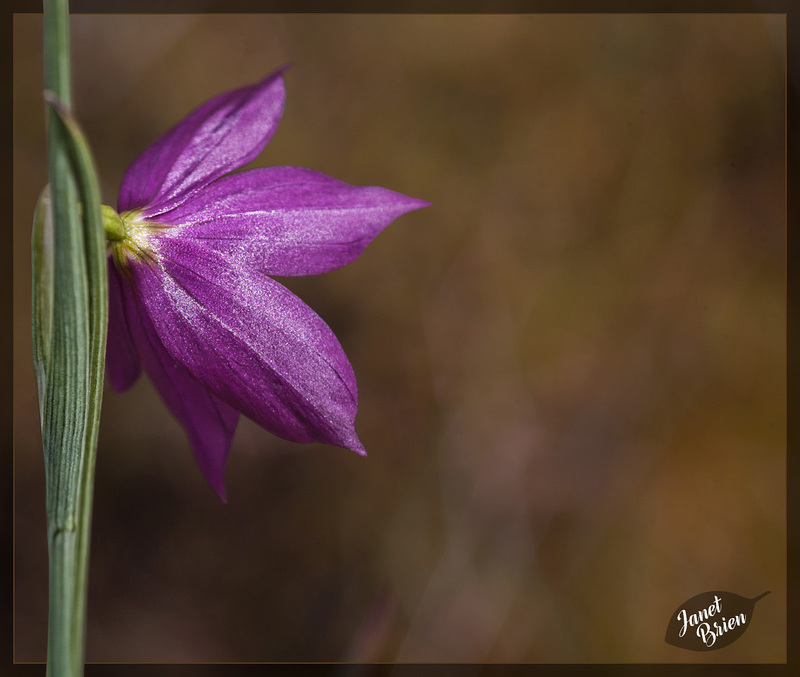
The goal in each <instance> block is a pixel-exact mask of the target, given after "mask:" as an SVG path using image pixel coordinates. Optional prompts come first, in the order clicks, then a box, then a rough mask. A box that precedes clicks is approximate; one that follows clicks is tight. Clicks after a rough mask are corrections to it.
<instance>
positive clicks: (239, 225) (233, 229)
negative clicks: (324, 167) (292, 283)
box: [157, 167, 430, 275]
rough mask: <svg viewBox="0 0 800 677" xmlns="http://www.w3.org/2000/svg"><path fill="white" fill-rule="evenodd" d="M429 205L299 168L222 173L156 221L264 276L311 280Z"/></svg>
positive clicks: (355, 254)
mask: <svg viewBox="0 0 800 677" xmlns="http://www.w3.org/2000/svg"><path fill="white" fill-rule="evenodd" d="M429 204H430V203H428V202H425V201H424V200H417V199H415V198H412V197H407V196H406V195H402V194H400V193H395V192H394V191H391V190H387V189H386V188H378V187H374V186H367V187H361V186H351V185H349V184H347V183H344V182H342V181H338V180H336V179H334V178H331V177H330V176H326V175H325V174H320V173H319V172H315V171H312V170H310V169H301V168H299V167H270V168H267V169H253V170H250V171H246V172H241V173H239V174H234V175H232V176H226V177H224V178H221V179H219V180H217V181H215V182H214V183H213V184H211V185H209V186H207V187H206V188H205V189H204V190H203V191H201V192H200V193H197V194H195V195H193V196H192V197H191V198H189V199H188V200H186V201H185V202H184V203H183V204H181V205H180V206H178V207H177V208H175V209H173V210H170V211H169V212H165V213H163V214H161V215H160V216H159V217H158V219H157V220H158V221H159V222H162V223H168V224H173V225H182V226H185V228H184V229H182V233H181V237H182V238H185V239H193V240H196V241H198V242H201V243H202V244H203V245H205V246H206V247H209V248H211V249H214V250H215V251H217V252H219V253H221V254H223V255H225V256H226V257H230V258H234V259H235V260H237V261H240V262H242V263H244V264H245V265H248V266H251V267H254V268H257V269H258V270H261V271H263V272H266V273H268V274H270V275H313V274H316V273H323V272H327V271H329V270H334V269H335V268H339V267H340V266H343V265H345V264H346V263H350V262H351V261H353V260H354V259H355V258H357V257H358V256H359V255H360V254H361V252H363V251H364V248H365V247H366V246H367V245H368V244H369V243H370V242H371V241H372V240H373V238H375V236H376V235H377V234H378V233H380V232H381V231H382V230H383V229H384V228H385V227H386V226H388V225H389V224H390V223H391V222H392V221H393V220H394V219H396V218H397V217H398V216H400V215H401V214H405V213H406V212H410V211H413V210H415V209H420V208H422V207H426V206H428V205H429Z"/></svg>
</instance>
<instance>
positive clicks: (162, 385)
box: [121, 268, 239, 501]
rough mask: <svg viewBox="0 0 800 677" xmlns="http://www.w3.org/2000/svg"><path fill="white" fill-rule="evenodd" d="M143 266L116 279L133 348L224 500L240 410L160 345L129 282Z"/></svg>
mask: <svg viewBox="0 0 800 677" xmlns="http://www.w3.org/2000/svg"><path fill="white" fill-rule="evenodd" d="M144 270H146V269H145V268H140V269H138V270H135V271H134V272H133V274H132V275H131V277H126V278H121V282H122V289H123V290H124V291H123V294H124V298H125V301H126V303H125V306H126V311H127V314H128V317H129V318H130V328H131V334H132V336H133V340H134V342H135V344H136V348H137V350H138V352H139V354H140V355H141V358H142V363H143V364H144V368H145V370H146V371H147V375H148V376H149V377H150V380H151V381H152V383H153V386H154V387H155V389H156V390H157V391H158V393H159V394H160V395H161V397H162V398H163V400H164V403H165V404H166V405H167V407H168V408H169V410H170V411H171V412H172V414H173V415H174V416H175V418H177V419H178V420H179V421H180V422H181V424H182V425H183V427H184V429H185V430H186V433H187V434H188V436H189V441H190V442H191V444H192V451H193V452H194V456H195V459H196V460H197V464H198V465H199V466H200V470H201V472H202V473H203V475H204V477H205V478H206V480H207V481H208V483H209V484H210V485H211V486H212V488H213V489H214V491H216V492H217V494H218V495H219V497H220V498H221V499H222V500H223V501H226V500H227V499H226V495H225V481H224V478H225V464H226V462H227V459H228V453H229V451H230V447H231V442H232V440H233V434H234V432H235V431H236V424H237V423H238V421H239V412H237V411H236V410H235V409H233V408H232V407H230V406H229V405H227V404H225V402H222V401H220V400H219V399H217V398H216V397H214V395H213V394H212V393H210V392H209V391H208V390H207V389H206V388H205V387H204V386H203V385H202V384H201V383H199V382H198V381H197V380H196V379H195V378H193V377H192V375H191V374H190V373H189V372H188V371H187V370H186V368H185V367H184V366H183V365H182V364H180V363H179V362H177V361H176V360H175V359H173V357H172V356H171V355H170V354H169V352H168V351H167V350H165V348H164V346H163V345H162V343H161V340H160V338H159V336H158V334H157V332H156V331H155V329H154V327H153V322H152V321H151V319H150V317H149V316H148V309H147V307H146V305H145V304H143V303H142V302H141V299H138V298H136V294H135V291H134V289H133V288H132V287H128V285H133V286H135V285H136V280H137V278H138V277H139V276H140V275H141V273H142V271H144Z"/></svg>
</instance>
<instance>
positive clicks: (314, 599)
mask: <svg viewBox="0 0 800 677" xmlns="http://www.w3.org/2000/svg"><path fill="white" fill-rule="evenodd" d="M784 28H785V24H784V18H783V17H782V16H756V15H729V16H726V15H716V16H715V15H696V16H680V15H654V16H625V15H605V16H602V15H596V16H578V15H576V16H559V15H529V16H514V15H507V16H378V15H371V16H360V15H341V16H337V15H321V16H315V15H285V16H283V15H249V16H247V15H240V16H226V15H215V16H202V15H193V16H169V15H164V16H111V15H108V16H88V15H87V16H79V17H75V18H74V20H73V33H72V36H73V41H74V78H75V82H74V87H75V101H76V108H77V113H78V116H79V118H80V119H81V121H82V122H83V124H84V126H85V128H86V130H87V132H88V135H89V137H90V140H91V141H92V144H93V147H94V151H95V155H96V159H97V163H98V166H99V169H100V172H101V176H102V188H103V194H104V199H105V201H106V202H107V203H109V204H114V203H115V200H116V191H117V188H118V185H119V180H120V178H121V176H122V174H123V172H124V171H125V168H126V167H127V165H128V164H129V163H130V162H131V161H132V160H133V159H134V158H135V157H136V155H137V154H138V153H140V152H141V151H142V150H143V149H144V148H145V147H146V146H147V144H149V143H150V142H152V141H153V140H155V139H156V138H157V137H158V136H159V135H160V134H162V133H163V132H164V131H166V129H167V128H169V127H170V126H171V125H173V124H174V123H175V122H177V121H178V120H179V119H180V118H181V117H182V116H183V115H185V114H186V113H188V112H189V111H190V110H191V109H192V108H193V107H195V106H196V105H198V104H199V103H201V102H202V101H204V100H206V99H207V98H209V97H211V96H213V95H215V94H217V93H219V92H222V91H224V90H227V89H231V88H233V87H236V86H239V85H242V84H245V83H250V82H253V81H255V80H257V79H260V78H262V77H263V76H264V75H266V74H267V73H268V72H270V71H272V70H273V69H275V68H277V67H279V66H282V65H284V64H286V63H291V64H292V68H291V70H290V71H289V72H288V74H287V77H286V82H287V90H288V98H287V104H286V112H285V115H284V121H283V123H282V125H281V127H280V129H279V131H278V133H277V135H276V136H275V138H274V140H273V141H272V143H271V144H270V145H269V146H268V148H267V149H266V151H265V152H264V153H263V154H262V155H261V156H260V157H259V159H258V160H257V162H256V164H257V165H279V164H292V165H298V166H304V167H310V168H313V169H317V170H320V171H323V172H326V173H328V174H331V175H332V176H335V177H337V178H339V179H342V180H345V181H348V182H350V183H354V184H367V185H381V186H386V187H388V188H392V189H395V190H398V191H400V192H404V193H407V194H409V195H413V196H416V197H420V198H424V199H427V200H430V201H431V202H433V206H432V207H430V208H428V209H425V210H423V211H420V212H416V213H413V214H410V215H408V216H405V217H402V218H401V219H400V220H399V221H398V222H396V223H395V224H393V225H392V226H390V227H389V228H388V229H387V230H386V231H385V232H384V233H383V234H382V235H380V236H379V237H378V239H377V240H376V241H375V242H374V243H373V244H372V245H371V246H370V247H369V248H368V250H367V252H366V253H365V255H364V256H363V257H362V258H361V259H359V260H358V261H357V262H355V263H353V264H352V265H350V266H348V267H346V268H344V269H341V270H339V271H336V272H333V273H330V274H327V275H324V276H319V277H313V278H304V279H293V280H288V281H286V283H287V285H288V286H290V287H291V288H292V289H293V290H294V291H296V292H297V293H298V294H299V295H300V296H301V297H302V298H304V299H305V300H306V301H307V302H308V303H309V304H310V305H311V306H312V307H313V308H314V309H315V310H317V312H319V314H320V315H321V316H322V317H323V318H325V319H326V321H328V323H329V324H330V325H331V327H332V328H333V329H334V330H335V331H336V333H337V334H338V336H339V338H340V340H341V341H342V344H343V346H344V348H345V350H346V351H347V354H348V355H349V357H350V359H351V361H352V363H353V366H354V368H355V371H356V374H357V376H358V380H359V388H360V402H361V406H360V412H359V417H358V429H359V432H360V435H361V439H362V440H363V442H364V443H365V445H366V447H367V450H368V451H369V457H368V458H367V459H360V458H358V457H357V456H355V455H354V454H351V453H349V452H346V451H344V450H341V449H337V448H332V447H324V446H311V447H307V448H306V447H303V446H299V445H294V444H291V443H287V442H284V441H282V440H279V439H276V438H274V437H273V436H271V435H270V434H269V433H267V432H265V431H263V430H261V429H260V428H258V427H257V426H255V425H254V424H251V423H250V422H248V421H244V420H243V421H242V423H241V424H240V428H239V430H238V432H237V436H236V439H235V441H234V448H233V451H232V453H231V460H230V465H229V471H228V479H227V486H228V495H229V499H230V502H229V505H227V506H224V505H222V504H221V503H220V502H219V500H218V499H217V498H216V496H215V495H214V492H213V491H212V490H211V489H210V488H209V487H208V486H207V485H206V484H205V482H204V481H203V479H202V477H201V475H200V472H199V470H198V469H197V468H196V467H195V464H194V461H193V459H192V457H191V453H190V450H189V445H188V442H187V440H186V438H185V436H184V433H183V431H182V430H181V428H180V427H179V425H178V424H177V423H176V422H175V421H174V420H172V418H171V417H170V415H169V414H168V413H167V411H166V409H165V407H164V406H163V404H162V403H161V401H160V400H159V398H158V396H157V394H156V393H155V391H154V390H153V388H152V387H151V386H150V384H149V382H148V381H147V379H146V378H143V379H141V380H140V381H139V382H138V383H137V385H136V386H135V387H134V388H133V389H132V390H131V391H130V392H128V393H126V394H123V395H117V394H116V393H114V392H112V391H111V390H110V388H109V389H108V390H107V392H106V395H105V401H104V415H103V420H102V429H101V436H100V437H101V439H100V450H99V462H98V469H97V489H96V507H95V521H94V533H93V543H92V561H91V586H90V599H89V627H88V647H87V658H88V659H89V660H93V661H132V662H141V661H152V662H159V661H309V660H314V661H335V660H356V661H375V660H378V661H448V662H461V661H465V662H493V661H505V662H573V661H577V662H582V661H587V662H607V661H611V662H628V661H635V662H670V661H678V662H695V661H697V662H727V661H731V662H751V661H754V662H774V661H778V662H779V661H783V660H785V651H786V635H785V621H786V613H785V608H786V564H785V556H786V544H785V524H786V520H785V460H786V456H785V425H786V409H785V367H786V356H785V350H786V345H785V304H786V294H785V234H786V233H785V190H784V176H785V171H784V141H785V133H784V128H785V121H784V65H783V64H784V59H785V54H784V50H785V33H784ZM14 49H15V71H14V76H15V92H14V93H15V102H14V105H15V112H14V115H15V118H14V119H15V164H14V170H15V223H14V229H15V231H14V232H15V238H14V264H15V268H14V276H15V277H14V279H15V290H14V300H15V323H14V342H15V343H14V346H15V381H14V419H15V426H16V451H15V463H16V485H15V487H16V514H15V527H16V560H15V565H16V578H15V583H16V588H15V594H16V616H15V622H16V624H15V658H16V660H18V661H36V660H43V659H44V656H45V641H46V613H47V573H46V566H47V552H46V541H45V517H44V488H43V464H42V458H41V445H40V441H39V437H38V413H37V405H36V393H35V385H34V380H33V370H32V367H31V356H30V340H29V332H30V317H29V306H30V290H29V277H30V263H29V237H30V235H29V233H30V221H31V216H32V212H33V207H34V203H35V200H36V196H37V194H38V191H39V189H40V188H41V187H42V185H43V184H44V183H45V181H46V173H45V164H44V163H45V154H44V134H43V132H44V122H43V106H42V101H41V89H42V83H41V21H40V17H38V16H33V15H18V16H16V17H15V48H14ZM714 589H719V590H728V591H731V592H735V593H738V594H741V595H743V596H745V597H754V596H756V595H758V594H760V593H761V592H763V591H765V590H771V591H772V594H771V595H769V596H768V597H766V598H765V599H764V600H762V601H760V602H759V603H758V605H757V606H756V609H755V613H754V616H753V621H752V624H751V626H750V628H749V629H748V631H747V632H746V633H745V634H744V636H743V637H742V638H741V639H739V640H738V641H737V642H735V643H734V644H732V645H731V646H729V647H728V648H725V649H722V650H720V651H715V652H709V653H705V654H695V653H691V652H687V651H682V650H680V649H677V648H674V647H671V646H668V645H667V644H665V643H664V632H665V630H666V625H667V622H668V620H669V617H670V615H671V614H672V612H673V611H674V610H675V609H676V608H677V607H678V605H680V604H681V603H682V602H684V601H685V600H687V599H688V598H689V597H692V596H693V595H695V594H697V593H699V592H703V591H707V590H714Z"/></svg>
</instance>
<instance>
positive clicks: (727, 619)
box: [664, 590, 770, 651]
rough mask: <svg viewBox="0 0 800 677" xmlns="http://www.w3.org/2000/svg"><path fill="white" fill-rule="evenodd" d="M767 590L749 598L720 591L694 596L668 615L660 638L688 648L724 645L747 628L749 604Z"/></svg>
mask: <svg viewBox="0 0 800 677" xmlns="http://www.w3.org/2000/svg"><path fill="white" fill-rule="evenodd" d="M769 592H770V591H769V590H767V592H765V593H762V594H760V595H759V596H758V597H754V598H753V599H747V598H745V597H742V596H741V595H734V594H733V593H732V592H723V591H721V590H712V591H711V592H703V593H701V594H699V595H695V596H694V597H692V598H691V599H690V600H687V601H686V602H684V603H683V604H681V605H680V606H679V607H678V608H677V609H676V610H675V613H673V614H672V618H670V619H669V625H667V636H666V637H665V638H664V641H665V642H666V643H667V644H672V645H673V646H677V647H680V648H681V649H691V650H692V651H713V650H714V649H721V648H722V647H724V646H728V644H731V643H733V642H735V641H736V640H737V639H739V637H741V636H742V634H743V633H744V631H745V630H747V626H748V625H750V619H751V618H752V617H753V607H754V606H755V605H756V602H757V601H758V600H760V599H761V598H762V597H764V596H765V595H768V594H769Z"/></svg>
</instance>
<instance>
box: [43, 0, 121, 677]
mask: <svg viewBox="0 0 800 677" xmlns="http://www.w3.org/2000/svg"><path fill="white" fill-rule="evenodd" d="M44 45H45V55H44V63H45V66H44V82H45V89H46V98H47V101H48V103H49V105H48V106H47V109H46V121H47V151H48V170H49V176H50V185H49V199H48V198H47V195H46V193H43V197H42V199H40V204H39V206H38V207H37V213H36V217H35V219H34V232H33V238H32V247H33V252H32V254H33V287H34V288H33V312H34V321H33V345H34V363H35V367H36V375H37V382H38V387H39V401H40V415H41V423H42V443H43V448H44V460H45V482H46V502H47V523H48V550H49V567H50V577H49V579H50V580H49V586H50V613H49V621H48V649H47V654H48V659H47V660H48V674H49V675H52V676H53V677H62V676H68V677H73V676H77V675H80V674H82V672H83V647H84V636H85V617H86V591H87V584H88V559H89V557H88V556H89V537H90V529H91V507H92V493H93V491H92V490H93V484H94V465H95V456H96V447H97V431H98V427H99V417H100V406H101V401H102V386H103V381H102V379H103V372H104V359H105V336H106V325H107V312H108V310H107V305H108V301H107V282H106V268H105V265H106V264H105V254H104V248H105V244H104V235H103V229H102V221H101V216H100V196H99V189H98V184H97V178H96V174H95V171H94V163H93V161H92V158H91V153H90V152H89V148H88V144H87V143H86V141H85V139H84V137H83V134H82V133H81V131H80V129H79V128H78V126H77V123H76V122H75V121H74V119H73V118H72V117H71V115H70V113H69V106H70V101H71V95H70V79H69V72H70V66H69V8H68V3H67V1H66V0H45V2H44ZM49 228H51V229H52V232H50V231H49V230H48V229H49Z"/></svg>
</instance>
